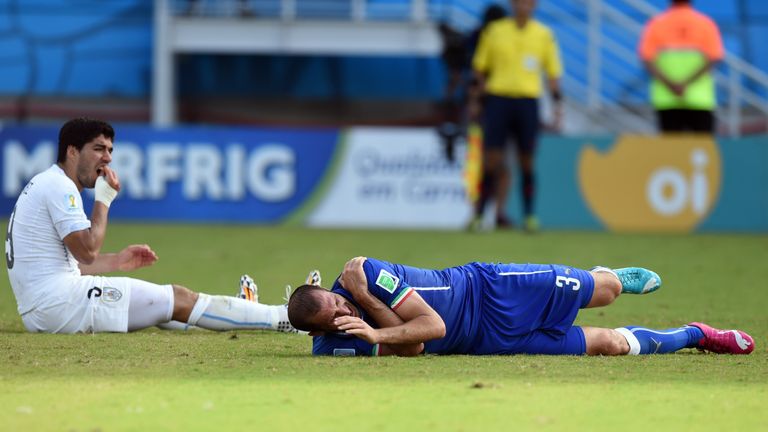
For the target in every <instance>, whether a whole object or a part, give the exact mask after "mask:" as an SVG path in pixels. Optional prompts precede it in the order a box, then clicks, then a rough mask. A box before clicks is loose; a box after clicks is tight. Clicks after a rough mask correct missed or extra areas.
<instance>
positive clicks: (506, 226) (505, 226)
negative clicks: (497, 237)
mask: <svg viewBox="0 0 768 432" xmlns="http://www.w3.org/2000/svg"><path fill="white" fill-rule="evenodd" d="M514 228H515V223H514V222H513V221H512V219H510V218H508V217H507V216H505V215H496V229H497V230H511V229H514Z"/></svg>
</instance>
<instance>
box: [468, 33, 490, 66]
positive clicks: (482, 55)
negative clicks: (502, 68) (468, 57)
mask: <svg viewBox="0 0 768 432" xmlns="http://www.w3.org/2000/svg"><path fill="white" fill-rule="evenodd" d="M488 49H489V47H488V31H487V30H486V31H483V32H481V33H480V35H479V36H478V40H477V46H476V48H475V54H474V55H473V56H472V69H474V70H475V71H477V72H480V73H487V72H488V67H489V65H488Z"/></svg>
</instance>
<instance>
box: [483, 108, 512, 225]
mask: <svg viewBox="0 0 768 432" xmlns="http://www.w3.org/2000/svg"><path fill="white" fill-rule="evenodd" d="M507 105H508V100H507V98H501V97H497V96H488V97H487V99H486V103H485V107H484V109H485V112H484V114H483V116H484V119H483V123H484V124H483V173H484V176H487V178H484V181H488V182H489V184H490V187H489V188H487V189H486V188H485V185H483V186H484V189H486V191H485V192H482V193H484V194H486V195H485V196H486V197H487V198H489V199H494V200H495V201H496V214H497V217H496V222H497V225H501V226H502V227H508V226H509V225H510V224H509V220H508V218H507V217H506V215H505V214H504V211H505V210H506V204H507V194H508V193H509V168H508V167H507V165H506V163H505V160H504V157H505V153H504V148H505V145H506V142H507V134H508V128H509V120H508V112H507V111H508V106H507ZM481 201H483V200H482V199H481ZM482 205H483V207H484V206H485V202H483V203H482Z"/></svg>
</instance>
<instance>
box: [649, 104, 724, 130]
mask: <svg viewBox="0 0 768 432" xmlns="http://www.w3.org/2000/svg"><path fill="white" fill-rule="evenodd" d="M656 113H657V115H658V118H659V129H661V131H662V132H705V133H714V132H715V116H714V115H713V114H712V111H706V110H692V109H666V110H659V111H656Z"/></svg>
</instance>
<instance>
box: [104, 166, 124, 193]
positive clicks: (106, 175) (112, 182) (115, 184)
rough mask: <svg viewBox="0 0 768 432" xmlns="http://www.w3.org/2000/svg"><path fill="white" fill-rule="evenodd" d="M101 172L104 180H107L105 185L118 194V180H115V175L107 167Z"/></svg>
mask: <svg viewBox="0 0 768 432" xmlns="http://www.w3.org/2000/svg"><path fill="white" fill-rule="evenodd" d="M102 170H103V172H104V179H105V180H107V184H109V185H110V186H111V187H112V189H114V190H115V191H117V192H120V179H119V178H117V173H116V172H115V171H114V170H113V169H112V168H110V167H108V166H105V167H104V168H102Z"/></svg>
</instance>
